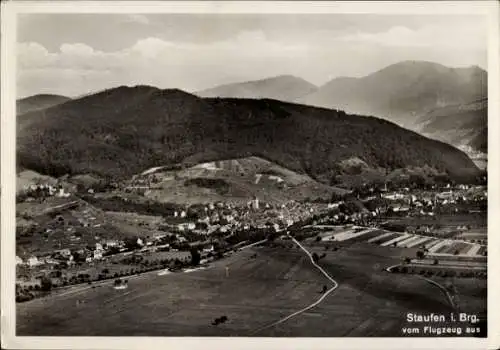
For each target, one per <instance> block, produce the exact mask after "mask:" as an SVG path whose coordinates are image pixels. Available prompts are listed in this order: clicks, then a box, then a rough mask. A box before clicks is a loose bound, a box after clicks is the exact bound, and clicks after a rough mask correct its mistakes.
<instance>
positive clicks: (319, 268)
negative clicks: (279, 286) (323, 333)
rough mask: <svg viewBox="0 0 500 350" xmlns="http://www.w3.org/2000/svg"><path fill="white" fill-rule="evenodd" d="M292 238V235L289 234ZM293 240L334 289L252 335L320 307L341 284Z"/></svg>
mask: <svg viewBox="0 0 500 350" xmlns="http://www.w3.org/2000/svg"><path fill="white" fill-rule="evenodd" d="M288 235H289V236H290V234H288ZM290 237H291V238H292V241H293V242H294V243H295V244H297V245H298V246H299V248H300V249H302V250H303V251H304V252H305V253H306V254H307V256H308V257H309V259H310V260H311V263H312V264H313V265H314V266H315V267H316V268H317V269H318V270H319V271H320V272H321V273H322V274H323V275H324V276H325V277H326V278H327V279H328V280H329V281H330V282H332V283H333V287H332V288H330V289H328V290H327V291H326V292H325V293H324V294H323V295H322V296H321V297H320V298H319V299H318V300H316V301H315V302H314V303H312V304H310V305H309V306H306V307H304V308H302V309H300V310H298V311H295V312H294V313H291V314H290V315H288V316H286V317H283V318H281V319H279V320H278V321H276V322H273V323H271V324H269V325H266V326H264V327H261V328H259V329H256V330H254V331H253V332H251V333H250V334H251V335H253V334H256V333H258V332H261V331H263V330H265V329H268V328H271V327H274V326H276V325H278V324H281V323H283V322H286V321H288V320H289V319H291V318H292V317H295V316H298V315H300V314H302V313H304V312H306V311H308V310H310V309H312V308H313V307H315V306H317V305H319V304H320V303H321V302H322V301H323V300H324V299H325V298H326V297H327V296H328V295H329V294H330V293H332V292H333V291H334V290H335V289H337V287H338V286H339V284H338V283H337V281H335V280H334V279H333V277H332V276H330V275H329V274H328V273H327V272H326V271H325V270H323V268H322V267H321V266H319V265H318V264H317V263H316V262H315V261H314V259H313V257H312V254H311V253H310V252H309V251H308V250H307V249H306V248H304V246H303V245H302V244H300V243H299V241H297V240H296V239H295V238H293V237H292V236H290Z"/></svg>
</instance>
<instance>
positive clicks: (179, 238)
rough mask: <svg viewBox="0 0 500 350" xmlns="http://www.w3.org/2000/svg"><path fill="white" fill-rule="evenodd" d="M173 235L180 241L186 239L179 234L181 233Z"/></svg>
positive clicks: (182, 241)
mask: <svg viewBox="0 0 500 350" xmlns="http://www.w3.org/2000/svg"><path fill="white" fill-rule="evenodd" d="M175 237H176V238H177V240H178V241H179V242H180V243H184V242H187V239H186V237H184V236H181V235H176V236H175Z"/></svg>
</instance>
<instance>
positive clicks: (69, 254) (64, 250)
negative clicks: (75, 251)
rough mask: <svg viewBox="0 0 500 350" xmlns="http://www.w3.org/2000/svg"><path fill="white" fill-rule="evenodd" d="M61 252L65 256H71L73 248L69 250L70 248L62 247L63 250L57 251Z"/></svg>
mask: <svg viewBox="0 0 500 350" xmlns="http://www.w3.org/2000/svg"><path fill="white" fill-rule="evenodd" d="M57 252H58V253H59V254H61V256H63V257H65V258H69V257H70V256H72V255H71V250H69V249H68V248H66V249H61V250H58V251H57Z"/></svg>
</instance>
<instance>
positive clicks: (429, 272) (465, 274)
mask: <svg viewBox="0 0 500 350" xmlns="http://www.w3.org/2000/svg"><path fill="white" fill-rule="evenodd" d="M391 271H392V272H394V273H410V274H418V275H421V276H425V277H433V276H436V277H461V278H481V279H485V278H487V273H486V272H485V271H473V270H470V271H458V272H457V271H454V270H451V269H450V270H442V269H441V270H435V269H425V268H421V267H409V266H404V265H403V266H396V267H394V268H392V270H391Z"/></svg>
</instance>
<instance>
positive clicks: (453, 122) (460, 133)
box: [418, 99, 488, 153]
mask: <svg viewBox="0 0 500 350" xmlns="http://www.w3.org/2000/svg"><path fill="white" fill-rule="evenodd" d="M418 128H419V129H418V131H419V132H421V133H422V134H423V135H426V136H428V137H432V138H435V139H437V140H441V141H444V142H448V143H450V144H452V145H455V146H457V147H461V146H470V147H472V148H473V149H475V150H476V151H480V152H484V153H486V152H487V128H488V101H487V100H486V99H484V100H480V101H476V102H473V103H467V104H460V105H453V106H447V107H443V108H438V109H436V110H434V111H432V112H430V113H428V114H427V115H425V116H424V117H423V118H422V119H421V122H420V124H419V125H418Z"/></svg>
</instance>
